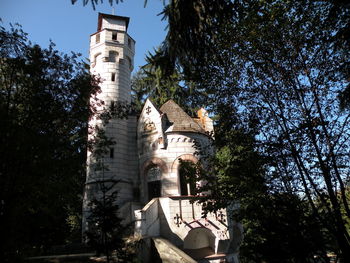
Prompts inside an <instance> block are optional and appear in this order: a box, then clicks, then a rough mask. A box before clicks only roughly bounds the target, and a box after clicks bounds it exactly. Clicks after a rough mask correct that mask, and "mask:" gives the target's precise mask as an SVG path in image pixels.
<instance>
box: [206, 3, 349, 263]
mask: <svg viewBox="0 0 350 263" xmlns="http://www.w3.org/2000/svg"><path fill="white" fill-rule="evenodd" d="M332 8H333V4H332V2H314V1H304V2H302V3H295V2H293V3H291V2H285V1H273V2H272V1H266V2H264V3H261V2H255V1H252V2H249V3H247V4H242V5H241V7H240V9H239V10H240V11H239V14H240V15H239V17H238V18H239V19H237V20H233V21H228V22H227V24H226V26H224V27H223V28H222V30H221V31H219V32H221V33H218V34H217V36H216V37H217V39H218V40H217V47H218V48H219V49H220V50H221V52H220V53H218V56H221V58H220V59H217V60H213V61H212V63H209V64H208V65H207V70H203V69H202V71H200V72H201V76H202V79H203V82H202V83H203V86H206V88H207V89H208V90H210V91H211V92H212V93H211V95H210V96H211V98H213V99H214V100H215V101H213V103H214V105H215V106H214V109H217V110H218V112H220V110H221V109H222V108H225V111H228V110H227V109H229V108H232V112H236V113H237V115H238V116H239V117H238V118H239V119H240V121H241V123H242V125H243V126H247V125H249V123H251V122H252V120H253V121H255V122H256V127H257V128H258V130H259V132H258V133H257V135H256V139H257V141H258V142H259V143H258V145H257V146H256V147H257V149H259V152H260V153H261V154H262V155H265V156H268V157H272V158H270V159H271V161H270V163H269V169H267V172H268V174H269V178H271V180H270V181H269V184H271V185H273V186H274V187H275V189H279V191H280V192H288V193H295V194H298V195H301V196H302V197H303V198H305V199H306V200H308V204H309V205H310V207H311V209H312V212H313V215H314V217H315V218H316V219H317V221H318V222H319V223H320V225H321V227H322V228H325V229H327V230H328V231H329V233H332V235H333V236H334V238H335V239H336V240H337V246H338V249H339V251H337V252H338V253H340V254H341V255H342V258H343V260H344V261H348V260H349V256H350V255H349V254H348V251H350V247H349V245H350V243H349V240H350V239H349V233H348V231H347V219H348V218H349V215H350V214H349V213H348V211H347V210H348V208H349V205H348V202H349V200H348V199H347V197H346V188H347V184H348V180H349V178H348V174H349V161H348V158H347V157H346V156H348V153H349V138H350V137H349V132H350V130H349V117H350V116H349V114H348V113H346V112H342V111H340V108H339V101H338V94H339V93H340V92H341V91H343V90H344V88H345V87H346V86H347V85H348V80H347V77H346V75H344V74H343V69H344V67H345V66H346V65H347V64H348V61H349V52H348V50H347V48H346V43H347V41H341V39H339V38H335V37H334V36H336V35H337V33H338V32H340V31H342V30H343V28H344V25H347V24H348V21H349V18H348V16H346V15H344V14H343V16H340V17H338V18H337V19H335V20H329V19H328V18H329V17H330V12H331V10H332ZM227 36H230V37H227ZM248 120H249V122H248ZM342 207H344V212H342V211H341V208H342Z"/></svg>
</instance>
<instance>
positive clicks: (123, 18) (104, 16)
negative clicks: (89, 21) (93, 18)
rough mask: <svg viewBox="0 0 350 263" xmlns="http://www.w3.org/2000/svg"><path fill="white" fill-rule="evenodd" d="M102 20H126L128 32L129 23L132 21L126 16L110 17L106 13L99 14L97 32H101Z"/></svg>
mask: <svg viewBox="0 0 350 263" xmlns="http://www.w3.org/2000/svg"><path fill="white" fill-rule="evenodd" d="M102 18H111V19H115V20H124V21H125V25H126V31H127V30H128V26H129V21H130V18H129V17H126V16H115V15H109V14H104V13H98V24H97V31H100V30H101V27H102Z"/></svg>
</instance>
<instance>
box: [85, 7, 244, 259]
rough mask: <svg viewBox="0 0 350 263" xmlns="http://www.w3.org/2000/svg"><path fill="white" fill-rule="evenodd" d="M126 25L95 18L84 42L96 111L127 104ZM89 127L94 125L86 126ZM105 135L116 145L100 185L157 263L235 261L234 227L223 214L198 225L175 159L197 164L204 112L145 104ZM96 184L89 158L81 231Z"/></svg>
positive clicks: (208, 123) (206, 122)
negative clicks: (96, 78) (96, 83)
mask: <svg viewBox="0 0 350 263" xmlns="http://www.w3.org/2000/svg"><path fill="white" fill-rule="evenodd" d="M128 23H129V18H128V17H121V16H114V15H107V14H101V13H100V14H99V16H98V28H97V32H96V33H94V34H92V35H91V38H90V61H91V66H90V69H91V72H92V73H93V74H98V75H100V76H101V80H102V82H101V85H100V86H101V91H102V92H101V93H100V94H98V97H99V98H100V99H102V100H103V101H104V102H105V104H104V105H101V106H100V109H103V107H106V106H108V105H110V104H111V103H113V101H119V102H126V103H129V102H130V101H131V99H130V97H131V94H130V93H131V88H130V74H131V71H132V69H133V57H134V52H135V41H134V40H133V39H132V38H131V37H130V36H129V35H128V34H127V29H128ZM90 124H91V125H92V126H94V125H96V124H97V125H99V122H98V121H97V120H95V119H92V120H91V121H90ZM105 130H106V134H107V136H109V137H110V138H112V139H113V140H115V141H116V145H114V147H113V148H111V149H110V153H109V154H108V155H107V156H106V157H105V158H104V163H105V164H106V166H107V167H108V171H105V172H104V174H103V178H102V179H103V180H104V181H106V182H108V181H117V182H118V183H117V184H116V185H115V190H116V191H117V192H118V205H119V207H120V214H121V215H122V216H123V217H124V220H125V222H135V234H138V235H141V236H142V237H143V238H145V239H148V240H151V242H152V244H153V246H154V247H155V248H156V249H157V251H158V253H159V255H160V257H161V259H162V261H163V262H226V261H227V262H238V247H239V244H240V241H241V238H242V234H241V233H242V229H241V227H240V225H239V224H236V223H235V222H234V221H232V220H231V219H230V217H227V212H226V210H222V211H219V212H218V213H216V214H209V215H208V217H207V218H205V219H204V218H202V217H201V215H202V207H201V205H199V204H198V203H192V202H190V201H191V200H193V196H192V195H191V186H190V185H189V184H187V183H186V182H185V180H184V178H183V176H182V175H181V173H180V169H179V168H180V165H181V164H180V159H181V160H184V161H189V162H194V163H196V162H198V159H197V158H196V156H194V152H195V148H194V142H196V143H199V144H201V145H204V146H205V145H208V144H209V141H210V135H209V134H211V133H212V132H213V122H212V120H211V119H210V118H209V117H208V115H207V113H206V111H205V110H204V109H201V110H199V111H198V117H197V118H191V117H190V116H189V115H187V114H186V113H185V112H184V111H183V110H182V109H181V108H180V107H179V106H178V105H177V104H176V103H175V102H174V101H172V100H169V101H168V102H166V103H165V104H164V105H163V106H162V107H160V108H159V109H157V108H156V107H155V106H154V105H153V104H152V102H151V101H150V100H147V101H146V103H145V105H144V107H143V110H142V112H141V114H140V116H139V117H138V119H137V118H136V116H129V117H128V118H127V119H124V120H120V119H118V120H112V121H111V122H110V123H109V124H108V125H107V126H106V127H105ZM102 179H101V175H100V174H99V172H96V171H94V169H93V160H92V158H91V155H90V154H88V172H87V179H86V189H85V195H84V211H83V217H84V219H83V226H84V227H88V223H87V222H86V217H87V214H88V208H87V206H86V205H87V203H88V201H89V200H90V199H91V198H92V196H98V188H97V187H96V184H97V182H98V181H99V180H102ZM148 256H150V257H151V255H148ZM145 257H147V256H145ZM225 260H226V261H225Z"/></svg>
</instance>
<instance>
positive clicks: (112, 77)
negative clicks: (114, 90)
mask: <svg viewBox="0 0 350 263" xmlns="http://www.w3.org/2000/svg"><path fill="white" fill-rule="evenodd" d="M111 81H115V73H112V76H111Z"/></svg>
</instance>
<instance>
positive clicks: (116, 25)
mask: <svg viewBox="0 0 350 263" xmlns="http://www.w3.org/2000/svg"><path fill="white" fill-rule="evenodd" d="M129 20H130V18H129V17H126V16H115V15H109V14H103V13H98V24H97V31H100V30H102V29H114V30H120V31H125V32H126V31H127V30H128V25H129Z"/></svg>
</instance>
